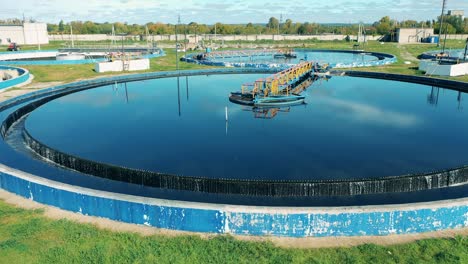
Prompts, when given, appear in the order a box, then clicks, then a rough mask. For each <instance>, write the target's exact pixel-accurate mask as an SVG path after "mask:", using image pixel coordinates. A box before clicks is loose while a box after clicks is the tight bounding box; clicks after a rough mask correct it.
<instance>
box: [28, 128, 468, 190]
mask: <svg viewBox="0 0 468 264" xmlns="http://www.w3.org/2000/svg"><path fill="white" fill-rule="evenodd" d="M23 137H24V140H25V143H26V145H27V146H29V148H31V149H32V150H33V151H34V152H36V153H37V154H38V155H40V156H41V157H43V158H45V159H47V160H50V161H52V162H54V163H56V164H58V165H61V166H64V167H67V168H69V169H72V170H75V171H78V172H82V173H86V174H90V175H94V176H97V177H101V178H105V179H110V180H115V181H121V182H127V183H132V184H138V185H143V186H146V187H156V188H162V189H172V190H184V191H192V192H204V193H216V194H238V195H248V196H267V197H327V196H352V195H369V194H381V193H398V192H415V191H423V190H431V189H439V188H444V187H450V186H455V185H462V184H466V183H468V166H464V167H461V168H456V169H452V170H446V171H439V172H434V173H428V174H414V175H403V176H394V177H383V178H379V179H350V180H318V181H308V180H306V181H273V180H237V179H223V178H217V179H212V178H202V177H187V176H178V175H171V174H165V173H158V172H153V171H146V170H137V169H131V168H126V167H121V166H115V165H111V164H105V163H100V162H96V161H92V160H87V159H83V158H80V157H77V156H73V155H70V154H66V153H63V152H60V151H58V150H55V149H53V148H51V147H48V146H46V145H44V144H42V143H41V142H39V141H37V140H36V139H34V138H33V137H32V136H31V135H30V134H29V133H28V131H27V130H26V129H23Z"/></svg>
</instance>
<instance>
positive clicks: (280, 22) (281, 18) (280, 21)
mask: <svg viewBox="0 0 468 264" xmlns="http://www.w3.org/2000/svg"><path fill="white" fill-rule="evenodd" d="M282 23H283V14H280V20H279V23H278V35H279V34H280V26H281V24H282Z"/></svg>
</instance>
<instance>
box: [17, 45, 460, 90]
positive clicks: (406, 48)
mask: <svg viewBox="0 0 468 264" xmlns="http://www.w3.org/2000/svg"><path fill="white" fill-rule="evenodd" d="M353 44H354V43H353V42H345V41H307V42H305V47H307V48H316V49H323V48H327V49H347V50H352V47H353ZM275 45H279V46H281V45H284V46H287V45H288V43H286V42H285V43H280V44H275ZM61 46H63V42H52V43H51V44H49V45H43V46H42V49H43V50H44V49H56V48H59V47H61ZM463 47H464V42H462V41H461V40H449V41H447V49H455V48H463ZM25 49H37V47H35V46H28V47H25ZM360 49H364V50H365V51H376V52H384V53H390V54H394V55H396V56H397V57H398V62H397V63H394V64H391V65H386V66H380V67H364V68H354V69H353V70H361V71H379V72H389V73H401V74H409V75H423V73H422V72H421V71H418V70H417V67H418V64H417V60H416V57H417V56H419V55H420V54H421V53H422V52H424V51H429V50H436V49H438V48H437V46H436V45H435V44H411V45H399V44H397V43H384V44H380V43H379V42H377V41H369V42H368V43H367V44H365V45H364V46H361V47H360ZM165 51H166V54H167V55H166V56H165V57H161V58H154V59H151V69H150V71H168V70H175V68H176V67H175V53H174V52H173V51H172V50H169V49H166V50H165ZM405 61H410V62H411V64H405V63H404V62H405ZM24 67H26V68H27V69H29V70H30V71H31V73H32V74H33V75H34V76H35V80H34V81H35V82H52V81H62V82H69V81H73V80H78V79H87V78H94V77H99V76H104V75H116V74H119V73H102V74H99V73H96V72H94V70H93V69H94V65H92V64H85V65H51V66H24ZM179 67H180V69H198V68H208V67H207V66H202V65H195V64H188V63H184V62H180V63H179ZM445 78H447V77H445ZM450 79H453V80H460V81H465V82H468V76H460V77H451V78H450Z"/></svg>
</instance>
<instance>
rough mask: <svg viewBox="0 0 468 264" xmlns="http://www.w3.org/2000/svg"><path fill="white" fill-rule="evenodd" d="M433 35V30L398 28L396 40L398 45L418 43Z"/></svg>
mask: <svg viewBox="0 0 468 264" xmlns="http://www.w3.org/2000/svg"><path fill="white" fill-rule="evenodd" d="M433 35H434V29H433V28H397V31H396V40H397V42H398V43H417V42H421V41H422V40H423V39H425V38H427V37H430V36H433Z"/></svg>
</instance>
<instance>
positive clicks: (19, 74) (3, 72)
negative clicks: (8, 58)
mask: <svg viewBox="0 0 468 264" xmlns="http://www.w3.org/2000/svg"><path fill="white" fill-rule="evenodd" d="M30 78H31V76H30V74H29V71H28V70H27V69H24V68H20V67H13V66H2V65H0V91H2V90H3V89H6V88H10V87H14V86H21V85H24V84H26V83H27V82H28V81H29V80H30Z"/></svg>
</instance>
